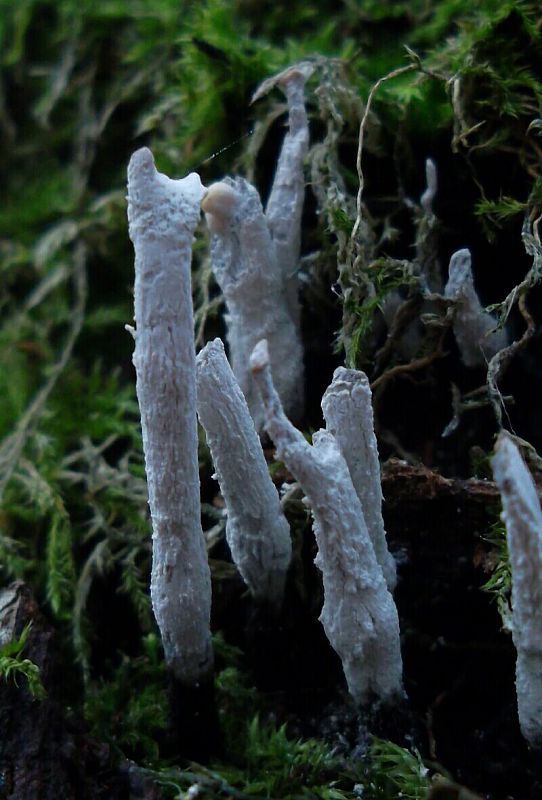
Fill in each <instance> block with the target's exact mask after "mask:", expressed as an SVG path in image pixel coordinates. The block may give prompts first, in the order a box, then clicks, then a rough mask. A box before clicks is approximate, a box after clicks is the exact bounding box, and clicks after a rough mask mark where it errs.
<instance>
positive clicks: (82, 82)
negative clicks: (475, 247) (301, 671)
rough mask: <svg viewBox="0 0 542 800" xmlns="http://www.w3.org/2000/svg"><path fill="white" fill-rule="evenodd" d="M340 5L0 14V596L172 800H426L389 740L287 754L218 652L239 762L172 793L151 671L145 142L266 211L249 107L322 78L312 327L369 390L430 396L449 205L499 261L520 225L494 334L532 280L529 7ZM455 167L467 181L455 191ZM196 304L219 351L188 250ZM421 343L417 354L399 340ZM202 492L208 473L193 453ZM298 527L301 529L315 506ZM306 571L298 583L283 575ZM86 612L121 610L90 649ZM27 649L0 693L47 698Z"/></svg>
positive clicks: (442, 313) (18, 651)
mask: <svg viewBox="0 0 542 800" xmlns="http://www.w3.org/2000/svg"><path fill="white" fill-rule="evenodd" d="M332 5H333V7H335V4H331V3H327V2H324V3H320V4H318V8H316V6H315V7H314V8H313V7H312V6H311V5H310V4H307V3H304V2H301V0H292V2H291V3H289V5H288V9H287V13H285V9H284V8H281V6H280V4H272V3H268V2H263V3H262V2H253V1H252V0H202V2H200V3H191V2H185V1H184V0H153V2H150V0H108V1H107V2H105V0H98V1H97V2H94V3H90V2H86V1H85V0H83V2H81V0H78V1H77V2H75V0H59V1H55V2H53V0H24V1H23V0H19V2H14V0H0V43H1V44H2V48H1V55H0V140H1V142H2V148H1V149H0V174H1V176H2V197H3V202H2V206H1V208H0V277H1V284H0V309H1V319H2V325H1V328H0V438H1V441H0V581H1V582H3V583H6V582H8V581H11V580H13V579H22V580H25V581H27V582H28V583H29V584H30V585H31V586H32V588H33V590H34V592H35V593H36V596H37V598H38V601H39V603H40V604H41V606H42V607H43V609H44V610H45V611H46V613H47V614H48V615H49V617H50V619H51V620H52V621H53V623H54V625H55V627H56V628H57V630H58V632H59V635H60V638H61V640H62V647H63V650H64V653H65V655H66V658H67V659H68V660H69V662H70V663H71V662H73V661H74V660H75V661H76V662H77V664H78V665H79V672H78V673H77V674H76V675H75V677H74V678H73V685H70V686H69V687H68V689H69V695H70V705H72V706H73V707H75V708H76V709H77V710H79V711H83V712H84V713H85V715H86V718H87V720H88V721H89V724H90V725H91V727H92V730H93V732H94V734H95V735H96V736H97V737H98V738H99V739H100V740H102V741H106V742H108V743H110V744H111V745H112V747H113V749H114V752H115V753H116V754H117V755H119V756H120V755H125V756H129V757H131V758H134V759H136V760H138V761H139V762H140V763H142V764H145V765H147V766H148V767H149V768H152V769H153V770H155V771H156V775H157V777H158V778H159V780H160V782H161V783H163V784H164V785H165V784H167V785H169V786H170V787H172V792H173V793H174V794H173V795H172V796H177V797H185V796H187V795H186V794H185V792H186V791H187V790H188V787H189V786H190V785H192V783H198V785H199V786H200V787H201V793H200V794H199V795H198V796H199V797H201V798H207V797H208V798H211V797H224V796H231V797H238V798H242V797H248V796H251V797H273V798H293V797H296V798H297V797H303V798H313V797H314V798H321V799H322V800H343V799H345V798H354V797H360V796H361V793H360V792H358V790H357V789H356V785H357V784H359V785H363V797H364V798H375V800H376V798H389V799H390V800H392V798H396V797H397V798H398V797H409V798H423V797H426V796H427V792H428V783H427V777H426V774H425V769H424V767H423V763H422V762H421V760H420V758H419V756H418V754H416V753H415V754H414V755H412V754H411V753H408V751H405V750H403V749H401V748H399V747H398V746H396V745H394V744H392V743H386V742H380V741H378V740H374V742H373V744H372V746H371V748H370V751H369V756H368V758H367V759H366V760H365V761H363V767H362V768H360V767H359V765H358V766H356V767H353V766H352V765H351V764H349V763H348V759H346V758H344V757H342V756H339V755H337V754H336V753H335V752H334V750H333V748H332V747H330V746H329V745H328V744H325V743H322V742H321V741H316V740H306V741H303V740H301V739H299V738H297V737H293V738H292V737H290V736H289V735H288V730H289V728H288V725H287V724H284V722H283V721H282V720H280V719H274V718H273V716H272V715H271V714H270V712H269V708H268V706H267V705H266V700H265V698H264V697H263V698H262V697H258V696H257V693H256V690H255V689H253V688H252V686H251V684H250V680H249V679H248V678H247V677H246V675H244V674H243V672H242V670H241V668H240V667H239V664H238V663H236V662H235V659H233V657H232V654H231V653H230V654H229V655H228V657H227V658H225V665H224V666H223V668H222V669H220V671H219V672H218V674H217V678H216V687H217V694H218V697H219V708H220V713H221V721H222V725H223V728H224V730H225V733H226V738H227V740H228V742H229V743H230V752H229V754H228V755H229V756H230V757H231V763H223V764H221V765H213V766H212V768H211V767H196V766H193V767H191V768H190V769H189V770H188V771H186V772H182V770H180V769H178V768H177V766H173V767H172V766H171V765H170V764H166V763H165V761H164V758H163V754H162V753H161V743H162V742H163V739H164V732H165V730H166V728H167V713H166V702H165V686H164V681H165V676H164V670H163V666H162V661H161V652H160V646H159V642H158V638H157V634H156V631H155V627H154V622H153V619H152V613H151V609H150V602H149V595H148V583H149V571H150V526H149V522H148V513H147V500H146V486H145V480H144V467H143V458H142V447H141V435H140V430H139V421H138V412H137V403H136V399H135V388H134V377H133V373H132V369H131V364H130V358H131V347H132V345H131V341H130V337H129V335H128V334H127V333H126V332H125V331H124V330H123V326H124V324H125V323H129V322H130V321H131V319H132V316H133V310H132V298H131V285H132V279H133V276H132V251H131V248H130V245H129V241H128V236H127V224H126V220H125V203H124V194H125V169H126V164H127V161H128V158H129V155H130V153H131V152H132V151H133V150H135V149H136V148H137V147H139V146H141V145H143V144H149V145H150V146H152V149H153V152H154V153H155V156H156V160H157V163H158V166H159V168H160V169H161V170H163V171H165V172H168V173H171V174H174V175H180V174H184V173H185V172H187V171H189V170H194V169H197V170H199V171H200V172H201V174H202V177H203V180H204V182H206V183H209V182H211V181H212V180H215V179H217V178H219V177H221V176H222V175H224V174H226V173H230V174H231V173H235V172H242V173H243V174H245V175H247V176H249V177H250V178H251V179H253V180H255V181H256V182H257V183H258V184H259V185H260V186H261V187H262V190H264V191H265V187H266V186H267V185H268V184H269V179H270V164H272V163H274V153H275V152H276V149H277V146H278V144H277V143H278V141H279V137H280V124H281V123H282V120H283V112H284V107H283V105H282V104H281V103H280V101H279V99H278V98H277V97H275V96H274V95H273V94H271V95H270V96H269V97H267V98H265V100H262V101H260V102H258V103H257V104H256V105H255V106H251V105H250V98H251V95H252V93H253V91H254V90H255V89H256V87H257V86H258V84H259V83H260V82H261V81H262V80H263V79H265V78H267V77H268V76H269V75H271V74H273V73H274V72H276V71H278V70H279V69H281V68H283V67H285V66H286V65H288V64H290V63H293V62H295V61H298V60H301V59H305V58H314V59H315V62H316V67H317V68H316V70H315V74H314V77H313V78H312V79H311V82H310V84H309V90H308V105H309V113H310V117H311V131H312V142H311V144H312V150H311V153H310V157H309V164H308V174H309V181H310V186H311V189H312V193H313V194H312V199H311V201H310V204H309V205H310V209H309V211H308V213H307V226H306V230H305V232H304V237H305V241H304V251H305V253H307V254H308V257H307V258H306V259H305V260H304V262H303V270H304V272H305V277H306V281H305V284H304V285H305V287H306V289H305V298H304V300H305V305H306V312H307V318H309V319H310V320H321V321H322V322H323V321H324V320H327V317H329V316H333V314H336V315H337V311H338V310H339V314H342V320H341V321H340V323H339V322H337V325H338V329H337V330H336V340H335V348H336V351H337V352H339V353H340V354H341V358H342V357H343V356H344V358H345V360H346V361H347V362H348V364H349V365H351V366H357V367H361V366H363V367H364V368H367V369H368V370H370V371H371V373H372V377H373V378H374V379H376V380H377V381H381V383H380V384H379V391H384V389H385V386H387V385H388V383H387V382H388V377H389V376H392V375H393V377H394V378H395V377H396V376H397V374H398V372H397V370H404V372H409V373H413V372H414V371H416V370H417V371H418V373H419V374H421V375H422V378H423V381H426V382H427V383H429V384H430V383H431V381H433V377H434V376H433V374H432V373H431V365H432V363H433V361H434V360H436V359H438V358H441V357H444V354H445V347H444V344H443V342H444V337H445V335H446V331H447V330H448V327H449V315H447V314H448V309H447V306H446V304H443V303H439V302H438V301H435V304H434V305H432V306H431V307H429V308H426V307H424V308H423V309H422V308H421V302H422V297H421V292H422V289H421V279H420V272H421V269H422V266H423V264H432V263H435V262H436V261H437V260H438V257H439V253H438V246H437V244H436V243H435V242H436V238H435V237H436V236H437V233H438V230H439V223H438V220H437V217H438V213H439V212H440V210H441V211H442V214H443V215H447V224H448V223H449V219H450V216H451V212H450V205H453V203H456V204H458V205H460V206H461V213H462V217H461V219H462V220H465V219H469V220H474V223H473V224H474V225H475V226H479V227H480V229H481V230H482V232H483V234H484V236H485V237H487V238H488V239H489V240H490V242H491V243H495V244H497V243H498V242H499V241H500V237H501V236H503V235H507V236H515V237H516V238H517V239H518V241H519V238H520V235H521V230H520V220H521V219H522V218H523V217H526V218H527V221H528V225H527V227H526V228H524V234H525V235H524V241H525V242H526V247H527V249H528V252H529V253H530V255H531V256H532V257H533V262H534V263H533V269H532V272H531V273H529V276H530V277H529V282H528V285H527V284H525V286H524V287H523V289H522V290H521V292H516V291H515V288H514V287H516V288H517V286H518V284H519V280H518V279H517V276H515V275H513V274H511V275H510V276H507V278H506V280H505V281H503V285H504V284H506V292H508V291H510V295H509V296H508V298H507V300H506V301H505V303H504V304H503V307H502V309H503V318H504V317H508V315H509V313H510V311H511V309H512V308H513V307H516V304H517V301H518V298H519V297H520V298H523V299H525V296H526V293H527V291H528V290H530V289H531V288H532V287H533V286H534V285H535V283H537V281H538V280H539V278H540V275H539V273H540V263H539V262H540V247H539V242H538V239H537V232H536V228H535V227H534V226H533V223H534V221H535V220H536V218H537V217H539V215H540V213H541V211H542V194H541V192H542V189H541V187H542V182H541V174H542V170H541V167H542V147H541V140H540V136H541V129H542V122H541V120H542V84H541V82H540V63H541V62H540V60H541V59H542V26H541V25H540V15H539V9H538V4H537V3H534V2H527V1H526V0H506V2H503V0H483V2H479V3H475V4H473V3H472V2H467V0H446V2H432V3H431V2H430V3H428V2H426V0H410V1H409V2H403V1H402V0H393V2H389V3H382V2H381V1H380V0H365V1H364V2H363V3H357V2H354V0H344V2H343V3H342V4H341V6H340V9H339V10H338V11H337V10H333V11H332ZM404 67H408V69H406V70H403V68H404ZM395 70H398V73H397V74H395V72H394V71H395ZM385 77H388V78H389V79H387V80H385V81H384V82H382V83H381V84H378V87H376V88H375V91H374V93H372V94H371V104H370V107H369V106H368V97H369V93H370V92H371V89H372V88H374V87H375V84H376V82H377V81H379V80H380V79H382V78H385ZM362 120H363V125H362V129H361V130H362V133H363V148H362V149H361V151H360V159H359V163H358V165H357V168H356V153H357V150H358V142H359V134H360V125H361V123H362ZM427 156H434V157H435V158H436V160H437V168H438V169H439V170H440V168H441V164H442V161H443V160H444V159H445V158H448V157H449V158H450V159H453V166H452V167H451V168H446V167H445V166H443V169H442V172H443V186H444V187H445V191H446V189H447V188H449V187H450V186H454V187H456V188H457V186H458V185H460V186H461V188H462V190H463V189H464V196H463V195H462V196H459V197H455V198H453V203H451V201H450V199H449V198H447V197H444V198H440V199H439V202H440V205H441V209H438V210H437V211H436V212H435V214H436V216H434V215H432V214H430V213H428V212H427V211H426V210H424V208H423V207H422V204H421V203H420V197H421V195H422V193H423V191H424V189H425V185H424V181H423V164H424V162H425V158H426V157H427ZM439 158H440V161H439ZM454 171H456V172H458V173H460V174H461V183H458V184H453V181H452V179H451V177H450V173H452V172H454ZM360 183H361V186H362V189H363V191H362V192H361V191H360V192H359V195H358V189H359V188H360ZM444 227H445V226H444ZM529 237H530V238H529ZM529 247H530V250H529ZM537 247H538V249H537ZM537 259H538V260H537ZM490 277H491V276H490ZM488 282H489V281H487V278H486V283H488ZM332 285H333V286H336V288H337V293H338V294H339V295H340V298H341V299H338V298H336V297H335V295H333V294H332V293H331V291H330V287H331V286H332ZM194 287H195V289H194V294H195V303H196V322H197V326H198V327H197V332H196V333H197V339H198V343H199V344H201V343H202V342H203V341H204V340H205V339H206V338H208V337H209V336H210V335H211V334H212V335H214V334H215V333H216V332H217V331H220V330H221V328H220V326H221V321H220V314H219V312H220V308H221V300H220V298H219V297H217V292H216V287H215V286H214V283H213V280H212V277H211V274H210V270H209V265H208V263H207V262H206V257H205V246H204V241H203V233H202V234H201V235H200V236H199V239H198V241H197V243H196V257H195V263H194ZM512 295H513V296H512ZM392 296H396V297H399V298H400V299H401V301H402V302H403V303H404V308H403V316H402V317H401V319H400V320H397V328H396V329H395V331H394V335H393V336H392V337H391V339H390V341H389V342H388V343H387V344H386V345H385V346H383V345H382V337H381V335H380V334H379V328H378V326H379V324H380V325H381V324H382V316H381V313H380V312H381V311H382V309H384V308H385V306H386V302H387V301H389V299H390V297H392ZM490 299H491V300H498V299H499V298H498V297H495V298H490ZM422 311H423V314H422ZM521 313H522V314H523V311H521ZM338 316H339V315H337V319H338ZM523 318H524V319H525V320H526V317H525V315H524V316H523ZM420 320H421V325H420ZM527 322H528V320H527ZM414 328H415V329H416V336H417V337H418V338H417V339H416V341H415V345H413V349H412V352H411V353H410V354H409V355H408V356H407V355H405V352H404V350H401V346H400V344H401V342H402V341H403V338H402V337H403V336H404V334H405V332H407V331H408V330H410V331H412V330H413V329H414ZM379 336H380V339H379ZM329 349H330V350H331V349H332V346H330V348H329ZM317 355H319V354H317ZM499 369H500V366H499ZM424 370H427V371H424ZM496 370H497V367H495V369H494V372H493V373H492V375H493V376H494V378H495V380H494V383H495V385H496V380H497V377H499V375H500V372H499V373H497V371H496ZM392 371H393V372H392ZM495 376H496V377H495ZM470 388H471V387H469V389H470ZM379 397H380V394H379ZM492 397H493V399H494V400H495V397H496V391H495V392H494V393H493V395H492ZM499 397H500V395H499ZM495 402H496V403H498V399H497V400H495ZM486 405H487V404H486ZM443 416H444V417H445V416H446V414H444V415H443ZM377 419H378V416H377ZM312 424H313V423H312V420H311V421H307V428H308V427H309V426H310V425H312ZM420 449H421V445H420ZM201 469H202V475H203V476H204V477H206V478H208V477H209V476H210V474H211V466H210V463H209V459H208V454H207V455H206V452H205V448H204V446H203V445H202V459H201ZM274 469H275V470H277V469H280V467H278V466H275V467H274ZM291 507H292V508H291V515H292V520H293V521H294V524H295V527H296V530H297V529H302V528H303V527H304V526H306V511H305V510H304V509H301V510H300V503H297V502H296V503H291ZM206 510H208V511H209V514H208V518H209V520H210V521H211V523H210V525H209V527H211V525H215V524H217V517H216V514H217V510H216V509H214V508H213V507H212V506H211V505H210V504H208V506H206ZM213 514H214V515H215V516H214V517H213ZM222 529H223V525H222ZM490 536H491V538H490V541H491V543H492V545H493V546H494V547H495V548H497V549H498V553H499V554H498V565H497V567H496V569H495V571H494V572H493V573H492V576H491V578H490V580H489V581H488V583H487V584H486V587H485V588H486V589H487V591H490V592H493V593H496V594H497V597H498V602H499V608H500V610H501V613H502V614H503V617H504V616H506V611H507V609H508V593H509V583H510V577H509V572H508V571H507V570H508V568H507V566H506V563H507V562H506V557H505V538H504V536H503V533H502V528H498V529H497V527H496V528H495V529H494V530H493V532H492V533H491V534H490ZM300 547H301V545H299V547H298V550H299V549H300ZM218 574H219V570H218V568H217V569H216V570H215V577H216V576H217V575H218ZM296 575H298V577H299V580H300V581H301V578H302V569H301V568H299V569H297V572H296ZM217 580H218V578H217ZM104 593H106V594H107V598H108V600H109V602H110V603H111V605H112V607H113V612H112V617H113V623H114V626H113V628H112V630H111V632H108V633H107V634H104V631H103V622H102V621H101V616H102V614H103V608H104V604H103V601H102V599H101V598H102V595H103V594H104ZM301 593H302V590H301V589H300V594H301ZM121 615H126V618H127V619H128V623H127V624H126V626H124V625H119V623H118V618H119V617H120V616H121ZM100 626H102V627H100ZM27 637H28V630H25V632H24V633H23V635H22V636H21V637H20V639H19V640H18V641H17V642H11V643H10V644H7V645H5V646H4V647H3V648H2V649H1V650H0V675H1V676H2V677H3V678H4V679H9V680H18V678H19V677H24V678H25V679H26V681H27V683H28V687H29V689H30V691H31V692H32V694H33V695H34V696H35V697H40V696H42V694H40V693H42V692H43V689H42V687H41V683H40V679H39V672H38V669H37V667H36V666H35V665H34V664H32V663H31V662H29V661H28V660H26V659H24V658H23V657H22V652H23V649H24V646H25V643H26V641H27ZM103 640H105V644H104V643H103ZM224 646H225V645H224ZM254 706H256V710H255V709H254ZM256 711H257V714H256ZM175 792H176V794H175Z"/></svg>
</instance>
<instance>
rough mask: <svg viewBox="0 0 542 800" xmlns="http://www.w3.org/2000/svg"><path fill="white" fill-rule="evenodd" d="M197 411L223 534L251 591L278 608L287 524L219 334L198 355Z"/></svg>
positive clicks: (287, 552)
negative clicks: (219, 497) (224, 516)
mask: <svg viewBox="0 0 542 800" xmlns="http://www.w3.org/2000/svg"><path fill="white" fill-rule="evenodd" d="M196 363H197V391H198V398H197V399H198V415H199V419H200V422H201V424H202V425H203V427H204V428H205V433H206V436H207V443H208V445H209V448H210V450H211V455H212V457H213V462H214V465H215V469H216V472H217V476H218V482H219V484H220V489H221V491H222V494H223V496H224V499H225V501H226V509H227V512H228V521H227V524H226V538H227V540H228V544H229V546H230V550H231V554H232V556H233V560H234V562H235V564H236V565H237V568H238V569H239V572H240V573H241V575H242V577H243V579H244V581H245V583H246V584H247V586H248V587H249V589H250V591H251V593H252V594H253V595H254V597H255V598H256V599H258V600H263V601H266V602H268V603H269V604H270V605H271V606H274V607H275V608H280V605H281V603H282V599H283V594H284V584H285V580H286V572H287V570H288V565H289V563H290V558H291V554H292V544H291V540H290V527H289V525H288V522H287V521H286V518H285V516H284V514H283V513H282V509H281V506H280V499H279V495H278V492H277V490H276V489H275V487H274V485H273V482H272V480H271V478H270V476H269V470H268V468H267V463H266V461H265V458H264V454H263V451H262V447H261V444H260V440H259V437H258V434H257V433H256V429H255V427H254V422H253V421H252V418H251V416H250V412H249V410H248V406H247V403H246V400H245V398H244V397H243V393H242V392H241V389H240V388H239V384H238V383H237V381H236V380H235V377H234V375H233V372H232V370H231V368H230V365H229V364H228V360H227V358H226V354H225V352H224V345H223V344H222V342H221V341H220V339H215V340H214V341H213V342H209V343H208V344H207V345H206V346H205V347H204V348H203V350H202V351H201V352H200V353H199V354H198V356H197V359H196Z"/></svg>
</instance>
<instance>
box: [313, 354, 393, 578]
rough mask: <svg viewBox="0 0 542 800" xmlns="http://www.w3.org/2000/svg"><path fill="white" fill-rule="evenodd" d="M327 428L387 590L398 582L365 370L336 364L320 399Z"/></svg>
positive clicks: (370, 396) (370, 397)
mask: <svg viewBox="0 0 542 800" xmlns="http://www.w3.org/2000/svg"><path fill="white" fill-rule="evenodd" d="M322 410H323V412H324V418H325V420H326V427H327V430H328V431H330V433H332V434H333V436H334V437H335V440H336V442H337V444H338V445H339V448H340V450H341V453H342V454H343V456H344V459H345V461H346V463H347V465H348V469H349V471H350V477H351V478H352V483H353V485H354V489H355V490H356V494H357V496H358V497H359V500H360V503H361V507H362V509H363V516H364V518H365V522H366V524H367V530H368V532H369V536H370V537H371V542H372V543H373V548H374V551H375V555H376V560H377V561H378V563H379V564H380V567H381V569H382V572H383V573H384V577H385V579H386V583H387V584H388V589H389V590H390V592H393V590H394V589H395V585H396V583H397V575H396V568H395V561H394V558H393V556H392V555H391V553H390V552H389V550H388V545H387V542H386V530H385V528H384V520H383V519H382V488H381V484H380V462H379V460H378V445H377V442H376V436H375V432H374V419H373V406H372V395H371V389H370V386H369V381H368V379H367V376H366V375H365V373H364V372H360V371H358V370H355V369H345V368H344V367H339V368H338V369H336V370H335V372H334V374H333V381H332V383H331V384H330V385H329V386H328V388H327V389H326V392H325V394H324V396H323V398H322Z"/></svg>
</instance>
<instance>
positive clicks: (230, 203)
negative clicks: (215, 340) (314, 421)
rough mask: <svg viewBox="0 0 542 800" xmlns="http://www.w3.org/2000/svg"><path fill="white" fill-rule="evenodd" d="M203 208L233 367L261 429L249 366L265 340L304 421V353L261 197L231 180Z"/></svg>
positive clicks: (285, 398) (284, 395)
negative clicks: (224, 302)
mask: <svg viewBox="0 0 542 800" xmlns="http://www.w3.org/2000/svg"><path fill="white" fill-rule="evenodd" d="M202 208H203V210H204V211H205V213H206V216H207V221H208V224H209V228H210V230H211V232H212V233H213V236H212V238H211V261H212V266H213V271H214V273H215V276H216V279H217V281H218V283H219V285H220V287H221V289H222V291H223V293H224V297H225V298H226V303H227V307H228V314H227V317H226V320H227V324H228V343H229V346H230V359H231V364H232V368H233V372H234V375H235V377H236V378H237V380H238V382H239V385H240V387H241V389H242V391H243V394H244V395H245V398H246V401H247V403H248V407H249V409H250V413H251V415H252V418H253V420H254V424H255V425H256V429H257V430H258V431H261V429H262V427H263V409H262V405H261V401H260V398H259V396H258V393H257V391H256V390H255V387H254V385H253V381H252V377H251V375H250V371H249V369H248V361H249V358H250V354H251V352H252V349H253V348H254V346H255V345H256V343H257V342H258V341H260V339H262V338H266V339H267V340H268V342H269V350H270V353H271V360H272V363H273V366H274V369H275V373H276V381H277V389H278V391H279V394H280V397H281V399H282V402H283V403H284V406H285V408H286V409H287V412H288V414H289V415H290V416H292V417H293V418H299V417H300V416H301V413H302V407H303V350H302V345H301V339H300V334H299V330H298V328H297V326H296V324H295V322H294V320H293V319H292V317H291V315H290V311H289V306H288V302H287V297H286V285H285V281H284V275H283V273H282V271H281V269H280V265H279V263H278V260H277V253H276V249H275V244H274V242H273V240H272V238H271V233H270V231H269V228H268V225H267V221H266V219H265V215H264V213H263V209H262V204H261V201H260V197H259V195H258V192H257V191H256V189H255V188H254V187H253V186H251V185H250V184H249V183H248V182H247V181H245V180H243V179H242V178H237V179H236V180H232V179H229V178H226V179H225V180H224V181H222V182H220V183H218V184H214V185H213V186H211V187H210V188H209V191H208V192H207V195H206V196H205V199H204V201H203V203H202Z"/></svg>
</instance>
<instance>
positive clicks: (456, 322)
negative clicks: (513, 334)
mask: <svg viewBox="0 0 542 800" xmlns="http://www.w3.org/2000/svg"><path fill="white" fill-rule="evenodd" d="M444 296H445V297H446V298H448V299H449V300H453V301H454V302H455V304H456V305H455V309H454V318H453V329H454V335H455V338H456V341H457V346H458V348H459V352H460V354H461V359H462V361H463V363H464V364H465V366H466V367H481V366H484V365H485V364H486V362H487V361H489V359H491V358H492V357H493V356H494V355H495V354H496V353H498V352H499V350H502V348H503V347H506V345H507V336H506V332H505V331H504V330H495V328H496V326H497V320H496V319H495V318H494V317H493V316H492V314H490V313H489V312H488V311H486V310H485V309H484V308H483V306H482V304H481V303H480V300H479V298H478V295H477V294H476V289H475V288H474V278H473V275H472V266H471V254H470V250H467V249H466V248H465V249H463V250H458V251H457V252H456V253H454V254H453V256H452V257H451V259H450V266H449V269H448V283H447V284H446V287H445V289H444Z"/></svg>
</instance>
